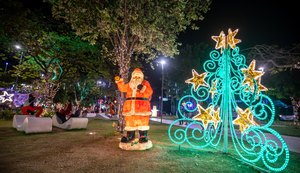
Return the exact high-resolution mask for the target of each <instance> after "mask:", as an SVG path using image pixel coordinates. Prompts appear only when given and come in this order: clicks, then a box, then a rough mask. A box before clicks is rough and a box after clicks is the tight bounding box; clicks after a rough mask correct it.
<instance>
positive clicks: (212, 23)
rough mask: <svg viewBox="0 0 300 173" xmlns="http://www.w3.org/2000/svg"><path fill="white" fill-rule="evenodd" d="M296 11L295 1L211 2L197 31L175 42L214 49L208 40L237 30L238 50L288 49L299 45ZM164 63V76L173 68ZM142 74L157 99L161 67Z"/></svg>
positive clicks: (186, 33)
mask: <svg viewBox="0 0 300 173" xmlns="http://www.w3.org/2000/svg"><path fill="white" fill-rule="evenodd" d="M297 8H298V5H297V1H294V0H285V1H274V0H268V1H267V0H251V1H250V0H248V1H245V0H213V2H212V4H211V6H210V11H208V13H206V14H204V17H205V19H204V20H203V21H200V22H199V24H198V26H199V27H200V28H199V30H197V31H193V30H191V29H188V30H186V31H185V32H183V33H181V34H180V35H179V39H178V41H179V42H181V43H182V44H183V45H182V46H185V45H186V44H194V43H200V42H204V43H207V44H208V45H210V46H211V48H212V49H214V46H215V44H216V42H215V41H213V40H212V39H211V36H212V35H219V33H220V32H221V31H222V30H223V31H224V32H225V34H227V32H228V28H231V29H232V30H234V29H239V33H238V34H237V36H236V38H238V39H241V40H242V42H241V43H239V44H238V46H239V47H240V48H241V49H245V48H249V47H252V46H255V45H259V44H267V45H279V46H282V47H285V46H291V45H292V44H294V43H299V42H300V34H299V33H298V32H299V31H300V26H299V25H300V24H299V23H298V22H300V20H299V19H300V15H299V10H298V9H297ZM297 25H298V26H297ZM167 61H168V62H167V64H166V66H165V73H168V70H169V68H171V67H170V66H172V61H171V60H167ZM199 65H201V64H199ZM145 73H146V76H148V80H149V81H151V83H152V85H153V88H154V90H155V92H156V93H155V94H154V95H155V96H156V97H154V98H157V97H158V96H159V94H160V87H161V79H160V78H161V67H160V66H158V67H157V68H156V69H155V70H149V68H148V69H147V71H146V72H145ZM183 82H184V81H183Z"/></svg>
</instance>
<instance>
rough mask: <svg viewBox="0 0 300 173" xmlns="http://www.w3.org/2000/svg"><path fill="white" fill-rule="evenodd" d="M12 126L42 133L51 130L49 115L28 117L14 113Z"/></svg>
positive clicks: (26, 131) (20, 129)
mask: <svg viewBox="0 0 300 173" xmlns="http://www.w3.org/2000/svg"><path fill="white" fill-rule="evenodd" d="M13 127H14V128H16V129H17V130H18V131H24V132H25V133H42V132H51V131H52V120H51V118H49V117H28V116H26V115H15V116H14V118H13Z"/></svg>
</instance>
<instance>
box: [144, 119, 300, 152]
mask: <svg viewBox="0 0 300 173" xmlns="http://www.w3.org/2000/svg"><path fill="white" fill-rule="evenodd" d="M150 120H151V121H156V122H161V119H160V118H154V117H151V118H150ZM172 122H173V120H167V119H162V123H164V124H171V123H172ZM177 125H178V124H177ZM178 126H179V125H178ZM180 126H185V125H180ZM265 134H266V136H267V138H272V137H274V136H273V135H269V134H268V133H265ZM281 137H282V138H283V140H284V141H285V142H286V144H287V146H288V148H289V150H290V151H292V152H296V153H300V137H293V136H285V135H281Z"/></svg>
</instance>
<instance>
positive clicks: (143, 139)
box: [139, 130, 148, 143]
mask: <svg viewBox="0 0 300 173" xmlns="http://www.w3.org/2000/svg"><path fill="white" fill-rule="evenodd" d="M139 133H140V138H139V143H146V142H148V138H147V133H148V131H147V130H146V131H142V130H140V131H139Z"/></svg>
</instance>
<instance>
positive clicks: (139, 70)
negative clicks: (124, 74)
mask: <svg viewBox="0 0 300 173" xmlns="http://www.w3.org/2000/svg"><path fill="white" fill-rule="evenodd" d="M132 76H140V77H142V78H144V73H143V72H142V70H141V69H140V68H136V69H134V70H133V72H132Z"/></svg>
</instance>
